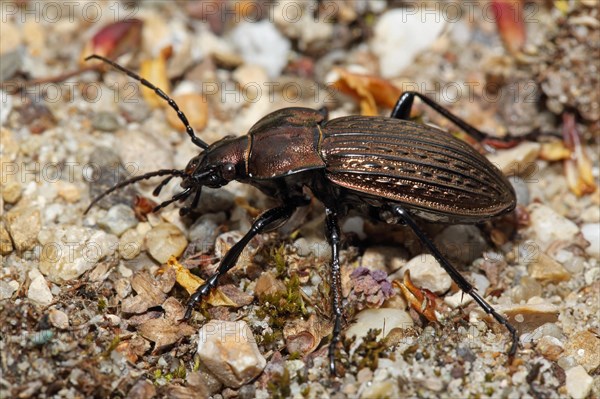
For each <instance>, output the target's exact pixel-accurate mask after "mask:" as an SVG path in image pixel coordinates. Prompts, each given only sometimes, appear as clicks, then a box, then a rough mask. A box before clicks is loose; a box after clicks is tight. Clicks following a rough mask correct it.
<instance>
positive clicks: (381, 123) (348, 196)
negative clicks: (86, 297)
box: [86, 55, 517, 374]
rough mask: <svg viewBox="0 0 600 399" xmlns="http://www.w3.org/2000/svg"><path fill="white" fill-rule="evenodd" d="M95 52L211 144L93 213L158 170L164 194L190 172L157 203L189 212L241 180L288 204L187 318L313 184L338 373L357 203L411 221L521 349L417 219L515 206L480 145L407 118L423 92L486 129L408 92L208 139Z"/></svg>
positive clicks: (286, 115) (260, 225)
mask: <svg viewBox="0 0 600 399" xmlns="http://www.w3.org/2000/svg"><path fill="white" fill-rule="evenodd" d="M91 58H96V59H99V60H101V61H103V62H106V63H108V64H110V65H112V66H113V67H115V68H117V69H118V70H120V71H122V72H124V73H126V74H127V75H129V76H130V77H132V78H133V79H136V80H138V81H140V82H141V84H142V85H144V86H146V87H148V88H150V89H152V90H154V91H155V93H156V94H157V95H158V96H160V97H161V98H162V99H164V100H165V101H167V102H168V103H169V105H170V106H171V107H172V108H173V109H174V110H175V111H176V112H177V115H178V116H179V119H180V120H181V121H182V123H183V124H184V125H185V128H186V132H187V134H188V135H189V136H190V138H191V140H192V142H193V143H194V144H195V145H196V146H198V147H200V148H201V149H202V151H201V152H200V153H199V154H198V155H197V156H195V157H194V158H192V159H191V160H190V162H189V163H188V165H187V167H186V168H185V169H184V170H176V169H163V170H158V171H155V172H151V173H146V174H144V175H141V176H137V177H134V178H131V179H129V180H125V181H123V182H121V183H119V184H117V185H115V186H113V187H112V188H110V189H108V190H106V191H105V192H104V193H102V194H100V195H99V196H98V197H96V198H95V199H94V200H93V201H92V203H91V204H90V206H89V207H88V208H87V210H86V212H87V211H88V210H89V209H90V208H91V207H92V206H93V205H94V204H95V203H96V202H97V201H99V200H100V199H101V198H102V197H104V196H105V195H108V194H109V193H111V192H113V191H115V190H117V189H119V188H121V187H124V186H126V185H129V184H132V183H135V182H137V181H140V180H144V179H149V178H151V177H155V176H167V177H166V178H165V179H164V180H163V181H162V182H161V183H160V184H159V185H158V186H157V187H156V189H155V190H154V194H155V195H158V194H159V193H160V191H161V189H162V188H163V187H164V186H165V184H166V183H167V182H168V181H170V180H171V179H172V178H173V177H179V178H181V179H182V182H181V187H182V189H183V190H182V191H181V192H180V193H178V194H176V195H174V196H173V197H172V198H171V199H169V200H168V201H165V202H163V203H161V204H159V205H158V206H156V207H155V209H154V211H157V210H158V209H160V208H162V207H165V206H167V205H169V204H171V203H173V202H175V201H178V200H185V199H187V198H188V197H190V196H191V195H193V200H192V204H191V207H190V208H185V207H184V208H182V209H181V211H180V212H181V213H182V214H184V213H187V212H188V211H189V210H190V209H193V208H194V207H196V205H197V204H198V201H199V198H200V192H201V189H202V187H203V186H208V187H213V188H218V187H222V186H224V185H226V184H227V183H229V182H230V181H232V180H237V181H239V182H242V183H247V184H251V185H253V186H255V187H257V188H259V189H260V190H261V191H262V192H264V193H265V194H267V195H269V196H271V197H274V198H276V199H278V200H280V202H281V205H280V206H278V207H275V208H272V209H269V210H267V211H265V212H264V213H262V214H261V215H260V216H259V217H258V218H257V219H256V220H255V221H254V223H253V224H252V227H251V228H250V230H249V231H248V232H247V233H246V235H244V237H243V238H242V239H241V240H240V241H239V242H238V243H236V244H235V245H234V246H233V247H232V248H231V249H230V250H229V252H228V253H227V254H226V255H225V256H224V257H223V259H222V260H221V263H220V265H219V268H218V269H217V271H216V272H215V273H214V274H213V275H212V276H211V277H209V278H208V280H207V281H206V282H205V283H204V284H203V285H202V286H200V287H199V288H198V290H197V291H196V292H195V293H194V294H192V296H191V297H190V299H189V302H188V304H187V308H186V313H185V319H188V318H189V317H190V316H191V314H192V311H193V309H194V305H195V304H196V303H197V302H198V301H200V300H201V299H202V298H204V297H206V296H207V295H208V294H209V292H210V290H211V289H213V288H214V287H216V286H217V284H218V280H219V278H220V277H221V276H222V275H223V274H225V273H226V272H227V271H228V270H229V269H231V268H232V267H233V266H234V265H235V264H236V261H237V259H238V258H239V256H240V254H241V253H242V250H243V249H244V248H245V246H246V245H247V244H248V243H249V242H250V240H251V239H252V238H253V237H255V236H256V235H257V234H260V233H264V232H267V231H269V230H271V229H273V228H276V227H278V226H280V225H281V224H282V223H283V222H285V221H286V220H287V219H289V218H290V217H291V216H292V214H293V213H294V211H295V210H296V209H297V208H298V207H300V206H304V205H307V204H308V203H309V199H308V198H307V197H306V195H305V194H304V193H303V188H304V187H305V186H306V187H308V188H310V190H311V192H312V193H313V195H314V196H315V197H316V198H317V199H319V200H320V201H321V202H322V203H323V204H324V205H325V210H326V230H327V232H326V233H327V238H328V240H329V243H330V244H331V248H332V262H331V281H330V284H331V286H332V290H331V292H332V313H333V319H334V320H333V326H334V327H333V333H332V338H331V343H330V346H329V368H330V370H331V372H332V373H334V374H335V369H336V365H335V356H334V353H335V352H334V349H335V347H336V345H337V344H338V343H339V341H340V333H341V331H342V317H343V315H342V300H343V298H342V294H341V277H340V261H339V251H340V227H339V218H340V217H341V216H344V215H346V214H347V213H348V212H349V211H350V210H353V211H355V212H357V213H359V214H362V215H364V216H368V217H370V218H373V219H376V220H380V221H384V222H386V223H405V224H406V225H407V226H408V227H410V228H411V229H412V230H413V231H414V233H415V234H416V235H417V237H418V238H419V239H420V240H421V241H422V242H423V244H425V246H426V247H427V249H428V250H429V252H431V254H432V255H433V256H434V257H435V258H436V259H437V260H438V262H439V263H440V265H441V266H442V267H443V268H444V269H445V270H446V272H447V273H448V274H449V275H450V277H451V278H452V280H454V282H456V284H457V285H458V286H459V288H460V289H461V290H462V291H464V292H465V293H466V294H468V295H470V296H471V297H472V298H473V299H474V300H475V302H476V303H477V304H478V305H479V306H481V307H482V308H483V310H485V312H486V313H488V314H490V315H491V316H493V317H494V318H495V319H496V320H497V321H498V322H499V323H500V324H502V325H504V326H505V327H506V328H507V329H508V331H509V332H510V334H511V338H512V344H511V347H510V350H509V354H510V355H511V356H512V355H514V354H515V352H516V350H517V331H516V329H515V328H514V327H513V326H512V325H511V324H510V323H509V322H508V321H507V320H506V319H505V318H504V317H503V316H502V315H500V314H499V313H498V312H496V311H495V310H494V308H493V307H492V306H491V305H489V304H488V303H487V302H486V301H485V300H484V299H483V298H482V297H481V296H480V295H479V294H478V293H477V292H476V291H475V289H474V288H473V286H472V285H471V284H470V283H469V282H468V281H467V280H466V279H465V278H464V277H463V276H462V275H461V274H460V273H459V272H458V270H456V268H455V267H454V266H452V264H450V262H449V261H448V260H447V259H446V258H445V257H444V256H443V255H442V253H441V252H440V250H439V249H438V248H437V247H436V246H435V245H434V244H433V242H432V241H431V239H429V237H427V235H426V234H425V232H424V231H423V230H422V229H421V227H419V225H418V224H417V222H416V221H415V219H414V216H417V217H419V218H422V219H426V220H430V221H436V222H444V223H452V222H460V223H478V222H481V221H484V220H487V219H491V218H494V217H497V216H500V215H503V214H505V213H507V212H510V211H512V210H513V209H514V207H515V205H516V199H515V192H514V190H513V188H512V186H511V184H510V183H509V181H508V180H507V179H506V178H505V177H504V175H502V173H501V172H500V171H499V170H498V169H497V168H496V167H495V166H494V165H492V164H491V163H490V162H489V161H488V160H487V159H486V158H485V157H484V156H483V155H481V154H480V153H479V152H478V151H476V150H475V149H474V148H473V147H471V146H470V145H468V144H466V143H465V142H463V141H461V140H459V139H457V138H455V137H453V136H452V135H450V134H448V133H446V132H444V131H442V130H439V129H436V128H433V127H430V126H426V125H422V124H417V123H414V122H411V121H408V120H407V119H408V117H409V115H410V110H411V108H412V104H413V100H414V98H415V97H418V98H420V99H421V100H422V101H423V102H424V103H426V104H427V105H429V106H431V107H432V108H433V109H434V110H436V111H437V112H439V113H440V114H442V115H443V116H444V117H446V118H448V119H449V120H450V121H452V122H453V123H455V124H456V125H457V126H459V127H460V128H461V129H463V130H464V131H465V132H466V133H468V134H469V135H470V136H472V137H474V138H475V139H477V140H482V139H483V138H484V137H485V134H484V133H482V132H480V131H479V130H477V129H476V128H474V127H473V126H471V125H469V124H468V123H466V122H465V121H463V120H462V119H460V118H458V117H457V116H455V115H453V114H452V113H450V112H449V111H448V110H446V109H445V108H443V107H442V106H441V105H439V104H437V103H436V102H434V101H433V100H431V99H429V98H428V97H425V96H423V95H421V94H419V93H416V92H406V93H404V94H403V95H402V96H401V97H400V99H399V100H398V102H397V103H396V106H395V107H394V109H393V111H392V114H391V117H389V118H387V117H380V116H374V117H364V116H347V117H342V118H337V119H333V120H331V121H327V120H326V119H327V118H326V113H325V112H322V111H315V110H313V109H309V108H284V109H281V110H279V111H275V112H273V113H271V114H268V115H266V116H265V117H263V118H262V119H261V120H259V121H258V122H257V123H256V124H255V125H254V126H253V127H252V128H251V129H250V131H249V132H248V134H247V135H245V136H240V137H226V138H224V139H222V140H219V141H217V142H215V143H213V144H211V145H208V144H207V143H205V142H204V141H202V140H201V139H200V138H199V137H198V136H196V134H195V133H194V130H193V129H192V127H191V126H190V124H189V123H188V120H187V118H186V116H185V115H184V114H183V112H182V111H181V110H180V109H179V107H178V106H177V104H176V103H175V102H174V101H173V100H172V99H171V98H169V96H167V95H166V94H165V93H164V92H163V91H162V90H160V89H159V88H157V87H156V86H154V85H153V84H152V83H150V82H148V81H147V80H145V79H143V78H141V77H140V76H138V75H137V74H135V73H133V72H131V71H129V70H127V69H126V68H124V67H122V66H120V65H118V64H116V63H114V62H112V61H110V60H108V59H106V58H104V57H101V56H98V55H92V56H90V57H88V58H87V59H91Z"/></svg>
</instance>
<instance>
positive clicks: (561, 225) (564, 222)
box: [527, 203, 579, 250]
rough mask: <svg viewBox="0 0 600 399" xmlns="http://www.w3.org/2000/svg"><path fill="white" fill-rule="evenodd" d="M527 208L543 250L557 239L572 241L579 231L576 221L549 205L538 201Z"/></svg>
mask: <svg viewBox="0 0 600 399" xmlns="http://www.w3.org/2000/svg"><path fill="white" fill-rule="evenodd" d="M527 209H528V211H529V214H530V219H531V229H532V232H533V234H534V236H535V238H536V242H537V243H539V244H540V245H541V246H542V248H541V249H542V250H545V249H546V248H548V246H549V245H550V244H551V243H552V242H554V241H556V240H562V241H565V242H570V241H572V240H573V239H574V237H575V235H576V234H577V233H579V228H578V227H577V225H576V224H575V223H573V222H572V221H570V220H569V219H567V218H565V217H564V216H561V215H559V214H558V213H556V212H555V211H554V210H553V209H552V208H550V207H548V206H545V205H541V204H537V203H536V204H531V205H529V206H528V207H527Z"/></svg>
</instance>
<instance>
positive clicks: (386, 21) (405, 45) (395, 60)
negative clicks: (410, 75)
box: [372, 7, 446, 78]
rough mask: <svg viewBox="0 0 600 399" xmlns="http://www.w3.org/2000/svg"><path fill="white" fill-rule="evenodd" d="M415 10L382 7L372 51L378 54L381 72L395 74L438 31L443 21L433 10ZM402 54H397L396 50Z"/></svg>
mask: <svg viewBox="0 0 600 399" xmlns="http://www.w3.org/2000/svg"><path fill="white" fill-rule="evenodd" d="M421 8H422V7H418V9H419V12H417V13H415V12H414V10H410V11H409V10H408V9H403V8H396V9H393V10H389V11H386V12H385V13H384V14H383V15H382V16H381V17H380V18H379V20H378V21H377V25H375V37H374V38H373V42H372V48H373V52H374V53H375V54H376V55H377V56H378V57H379V68H380V71H381V75H382V76H383V77H385V78H390V77H394V76H398V75H399V74H400V73H401V72H402V71H403V70H404V69H405V68H406V67H407V66H409V65H410V64H412V62H413V60H414V59H415V58H416V56H417V55H418V54H419V53H420V52H421V51H423V50H425V49H427V48H428V47H430V46H431V45H432V44H433V43H434V42H435V41H436V40H437V38H438V36H439V35H440V34H441V32H442V30H443V29H444V26H445V25H446V21H445V19H444V18H442V17H441V16H440V15H438V14H436V12H435V11H433V12H427V13H424V12H421V11H422V10H421ZM399 51H401V52H402V56H398V54H399V53H398V52H399Z"/></svg>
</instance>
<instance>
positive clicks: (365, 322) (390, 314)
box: [346, 308, 414, 349]
mask: <svg viewBox="0 0 600 399" xmlns="http://www.w3.org/2000/svg"><path fill="white" fill-rule="evenodd" d="M413 325H414V322H413V319H412V318H411V317H410V315H409V314H408V312H406V311H405V310H403V309H394V308H379V309H366V310H363V311H362V312H360V313H358V314H357V315H356V320H355V322H354V323H353V324H352V325H351V326H350V327H348V330H346V336H347V337H351V336H355V337H356V341H354V344H353V346H352V347H353V348H354V349H356V347H357V346H358V345H360V343H361V342H362V340H363V339H364V337H366V335H367V333H368V332H369V330H372V329H379V330H381V332H380V333H379V335H378V336H377V338H378V339H381V338H385V337H386V336H387V334H388V333H389V332H390V331H392V330H393V329H394V328H402V329H406V328H410V327H412V326H413Z"/></svg>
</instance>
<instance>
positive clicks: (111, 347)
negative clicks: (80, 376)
mask: <svg viewBox="0 0 600 399" xmlns="http://www.w3.org/2000/svg"><path fill="white" fill-rule="evenodd" d="M119 343H121V337H119V336H118V335H116V336H115V337H114V338H113V339H112V341H110V344H109V345H108V348H106V350H105V351H104V353H103V354H102V356H104V357H109V356H110V354H111V352H112V351H114V350H115V349H117V346H119Z"/></svg>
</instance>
